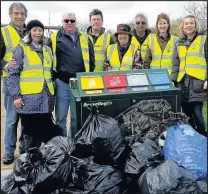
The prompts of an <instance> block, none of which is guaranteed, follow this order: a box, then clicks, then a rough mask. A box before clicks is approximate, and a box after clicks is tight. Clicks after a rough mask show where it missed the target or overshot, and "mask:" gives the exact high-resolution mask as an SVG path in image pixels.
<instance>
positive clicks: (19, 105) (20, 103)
mask: <svg viewBox="0 0 208 194" xmlns="http://www.w3.org/2000/svg"><path fill="white" fill-rule="evenodd" d="M14 106H15V107H16V108H22V106H24V103H23V101H22V98H18V99H16V100H14Z"/></svg>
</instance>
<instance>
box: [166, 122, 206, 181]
mask: <svg viewBox="0 0 208 194" xmlns="http://www.w3.org/2000/svg"><path fill="white" fill-rule="evenodd" d="M163 153H164V157H165V160H174V161H175V162H177V164H178V165H179V166H183V167H184V168H186V169H187V170H189V171H190V172H192V173H193V174H195V175H197V177H198V180H204V179H207V138H206V137H205V136H203V135H200V134H199V133H198V132H197V131H195V130H194V129H193V128H192V127H191V126H190V125H187V124H183V125H178V126H173V127H170V128H168V130H167V136H166V139H165V144H164V147H163Z"/></svg>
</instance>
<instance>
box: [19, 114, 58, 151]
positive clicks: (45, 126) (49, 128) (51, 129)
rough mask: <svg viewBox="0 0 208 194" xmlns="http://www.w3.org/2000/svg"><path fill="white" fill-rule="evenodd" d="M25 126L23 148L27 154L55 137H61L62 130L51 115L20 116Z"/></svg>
mask: <svg viewBox="0 0 208 194" xmlns="http://www.w3.org/2000/svg"><path fill="white" fill-rule="evenodd" d="M20 118H21V123H22V126H23V131H22V133H23V147H24V152H26V151H27V150H28V149H29V148H31V147H39V146H40V145H41V143H42V142H44V143H46V142H48V141H49V140H50V139H52V138H53V137H55V136H58V135H61V134H60V132H61V130H60V128H59V127H58V126H57V125H56V124H55V123H54V122H53V116H52V114H51V113H42V114H20Z"/></svg>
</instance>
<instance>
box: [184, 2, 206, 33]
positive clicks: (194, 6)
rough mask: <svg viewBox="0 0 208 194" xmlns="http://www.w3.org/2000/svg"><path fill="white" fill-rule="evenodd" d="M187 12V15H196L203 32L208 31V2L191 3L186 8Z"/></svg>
mask: <svg viewBox="0 0 208 194" xmlns="http://www.w3.org/2000/svg"><path fill="white" fill-rule="evenodd" d="M184 7H185V10H186V14H191V15H194V16H195V17H196V18H197V19H198V21H199V24H200V30H201V31H203V32H204V31H207V2H206V1H199V2H194V1H191V2H189V3H188V5H187V6H184Z"/></svg>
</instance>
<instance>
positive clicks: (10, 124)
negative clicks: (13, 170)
mask: <svg viewBox="0 0 208 194" xmlns="http://www.w3.org/2000/svg"><path fill="white" fill-rule="evenodd" d="M4 106H5V109H6V122H5V137H4V150H5V153H7V154H12V153H14V151H15V149H16V142H17V125H18V121H19V115H18V113H17V112H16V111H15V110H14V107H13V99H12V97H11V96H10V95H8V94H4ZM19 143H20V145H19V152H20V153H22V151H23V138H22V127H21V133H20V139H19Z"/></svg>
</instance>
